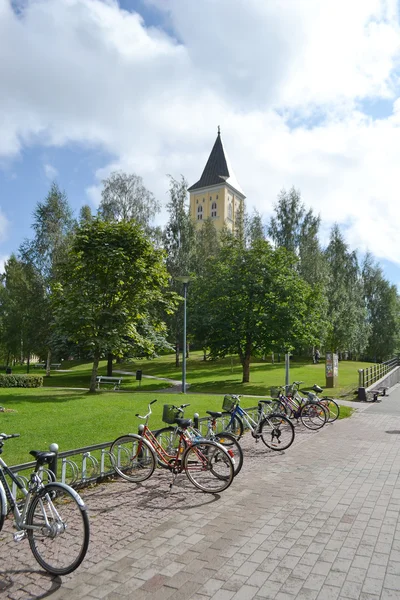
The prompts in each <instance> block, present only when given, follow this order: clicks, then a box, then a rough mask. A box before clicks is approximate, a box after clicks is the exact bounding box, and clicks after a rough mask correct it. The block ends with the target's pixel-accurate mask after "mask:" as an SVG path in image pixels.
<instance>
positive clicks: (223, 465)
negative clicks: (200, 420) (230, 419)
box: [183, 440, 234, 494]
mask: <svg viewBox="0 0 400 600" xmlns="http://www.w3.org/2000/svg"><path fill="white" fill-rule="evenodd" d="M183 469H184V471H185V473H186V475H187V477H188V479H189V481H191V482H192V483H193V485H194V486H196V487H197V488H198V489H199V490H201V491H202V492H206V493H208V494H217V493H219V492H223V491H224V490H226V489H227V488H228V487H229V486H230V485H231V483H232V480H233V477H234V468H233V462H232V459H231V457H230V456H229V454H228V452H227V451H226V450H225V448H224V447H223V446H221V445H220V444H216V443H215V442H211V441H208V440H207V441H201V442H198V443H196V444H193V445H192V446H189V448H187V450H186V452H185V454H184V455H183Z"/></svg>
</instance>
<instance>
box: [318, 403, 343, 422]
mask: <svg viewBox="0 0 400 600" xmlns="http://www.w3.org/2000/svg"><path fill="white" fill-rule="evenodd" d="M320 402H321V404H322V406H325V408H326V410H327V411H328V423H334V422H335V421H336V419H338V418H339V415H340V406H339V404H338V403H337V402H336V401H335V400H334V399H333V398H321V400H320Z"/></svg>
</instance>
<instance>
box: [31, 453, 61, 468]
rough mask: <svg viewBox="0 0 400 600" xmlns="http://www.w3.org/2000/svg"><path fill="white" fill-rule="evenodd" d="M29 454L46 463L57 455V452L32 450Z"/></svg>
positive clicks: (41, 462)
mask: <svg viewBox="0 0 400 600" xmlns="http://www.w3.org/2000/svg"><path fill="white" fill-rule="evenodd" d="M29 454H31V455H32V456H33V457H34V458H35V459H36V460H37V461H38V462H39V463H40V464H42V465H44V463H49V462H50V461H51V460H52V459H53V458H54V457H55V455H56V453H55V452H48V451H43V452H41V451H40V450H31V451H30V452H29Z"/></svg>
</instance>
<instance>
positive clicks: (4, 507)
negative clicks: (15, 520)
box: [0, 482, 7, 531]
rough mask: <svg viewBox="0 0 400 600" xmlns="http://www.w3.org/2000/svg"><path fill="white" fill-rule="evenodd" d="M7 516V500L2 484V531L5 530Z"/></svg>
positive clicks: (0, 516) (0, 489) (0, 521)
mask: <svg viewBox="0 0 400 600" xmlns="http://www.w3.org/2000/svg"><path fill="white" fill-rule="evenodd" d="M6 514H7V500H6V496H5V492H4V488H3V486H2V484H1V482H0V531H1V530H2V529H3V525H4V519H5V518H6Z"/></svg>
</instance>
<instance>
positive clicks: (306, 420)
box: [300, 402, 328, 431]
mask: <svg viewBox="0 0 400 600" xmlns="http://www.w3.org/2000/svg"><path fill="white" fill-rule="evenodd" d="M327 420H328V411H327V409H326V408H325V407H324V406H322V404H319V403H318V402H307V403H306V404H304V405H303V406H302V407H301V410H300V421H301V422H302V423H303V425H304V427H307V429H312V430H314V431H315V430H317V429H321V427H323V426H324V425H325V423H326V422H327Z"/></svg>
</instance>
